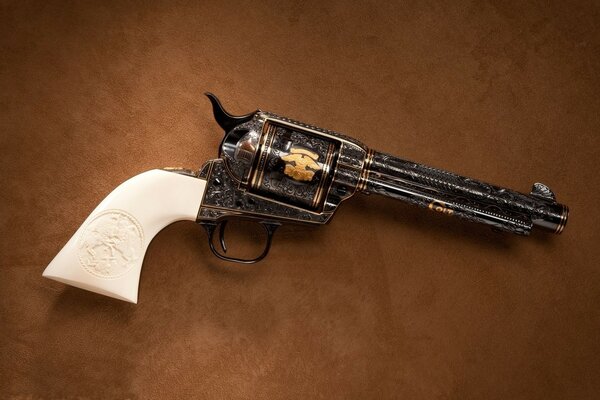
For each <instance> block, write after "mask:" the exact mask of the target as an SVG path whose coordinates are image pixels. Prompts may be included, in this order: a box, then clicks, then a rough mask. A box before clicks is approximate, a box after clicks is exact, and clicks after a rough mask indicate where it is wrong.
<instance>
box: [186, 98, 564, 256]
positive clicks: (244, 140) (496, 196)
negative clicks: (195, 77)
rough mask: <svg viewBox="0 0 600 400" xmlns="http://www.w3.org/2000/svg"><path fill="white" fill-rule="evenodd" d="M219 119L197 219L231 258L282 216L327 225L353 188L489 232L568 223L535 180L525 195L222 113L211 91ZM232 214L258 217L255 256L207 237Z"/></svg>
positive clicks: (333, 137)
mask: <svg viewBox="0 0 600 400" xmlns="http://www.w3.org/2000/svg"><path fill="white" fill-rule="evenodd" d="M207 95H208V97H209V98H210V100H211V103H212V105H213V111H214V115H215V119H216V120H217V122H218V124H219V125H220V126H221V127H222V128H223V129H224V131H225V136H224V138H223V141H222V142H221V146H220V149H219V159H216V160H211V161H208V162H207V163H206V164H205V165H204V166H203V168H202V169H201V171H200V172H199V173H198V176H199V177H200V178H203V179H206V180H207V186H206V191H205V194H204V198H203V200H202V206H201V208H200V210H199V213H198V219H197V220H198V222H199V223H200V224H201V225H203V226H204V227H205V228H206V231H207V233H208V235H209V240H210V242H211V243H210V246H211V250H212V251H213V252H214V253H215V254H216V255H217V256H218V257H219V258H222V259H225V260H229V261H235V262H243V263H252V262H256V261H258V260H260V259H262V258H263V257H264V256H266V254H267V252H268V250H269V246H270V244H271V237H272V235H273V233H274V232H275V229H276V228H277V227H278V226H279V225H280V224H281V223H283V222H296V223H309V224H323V223H326V222H328V221H329V220H330V219H331V217H332V216H333V213H334V212H335V210H336V209H337V207H338V206H339V204H340V203H341V202H342V201H344V200H347V199H348V198H350V197H352V196H353V195H354V194H356V193H358V192H365V193H376V194H381V195H385V196H389V197H392V198H396V199H399V200H403V201H405V202H408V203H411V204H415V205H418V206H421V207H424V208H428V209H430V210H434V211H437V212H441V213H444V214H446V215H452V216H458V217H460V218H462V219H466V220H469V221H473V222H479V223H483V224H486V225H489V226H491V227H493V228H495V229H499V230H503V231H508V232H512V233H516V234H521V235H527V234H529V233H530V231H531V230H532V228H533V227H539V228H542V229H544V230H547V231H551V232H554V233H561V232H562V230H563V229H564V227H565V225H566V222H567V217H568V209H567V207H566V206H564V205H562V204H559V203H557V202H556V199H555V196H554V193H552V191H551V190H550V189H549V188H548V187H547V186H546V185H543V184H541V183H536V184H534V186H533V189H532V191H531V193H530V194H529V195H525V194H522V193H519V192H515V191H512V190H509V189H505V188H501V187H498V186H494V185H490V184H487V183H484V182H480V181H477V180H474V179H470V178H466V177H462V176H459V175H456V174H453V173H450V172H446V171H442V170H439V169H436V168H432V167H428V166H425V165H422V164H417V163H414V162H411V161H406V160H403V159H400V158H397V157H393V156H391V155H388V154H385V153H380V152H376V151H373V150H369V149H368V148H367V147H366V146H364V145H363V144H362V143H360V142H358V141H356V140H354V139H352V138H349V137H347V136H344V135H342V134H340V133H338V132H334V131H329V130H325V129H321V128H318V127H315V126H312V125H308V124H305V123H301V122H298V121H294V120H291V119H289V118H284V117H280V116H278V115H276V114H272V113H268V112H264V111H261V110H257V111H255V112H253V113H249V114H246V115H243V116H233V115H231V114H229V113H228V112H227V111H225V110H224V109H223V107H222V105H221V103H220V102H219V101H218V99H217V98H216V97H215V96H214V95H212V94H207ZM228 218H250V219H254V220H256V221H258V222H260V223H262V224H263V227H264V228H265V232H266V233H267V235H268V238H267V247H266V248H265V250H264V251H263V253H262V254H261V255H260V256H259V257H258V258H257V259H254V260H240V259H237V258H229V257H228V256H226V255H225V254H221V253H219V252H218V251H217V249H215V247H214V245H213V243H212V242H213V241H212V236H213V234H214V232H216V230H217V229H220V243H221V248H222V250H223V253H226V251H227V248H226V245H225V241H224V237H223V232H224V228H225V224H226V221H227V219H228Z"/></svg>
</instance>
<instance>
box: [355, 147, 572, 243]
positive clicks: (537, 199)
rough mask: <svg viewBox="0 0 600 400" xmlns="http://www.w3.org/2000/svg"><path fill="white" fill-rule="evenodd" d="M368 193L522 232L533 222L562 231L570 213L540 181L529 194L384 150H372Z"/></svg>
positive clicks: (539, 225)
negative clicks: (399, 156) (429, 165)
mask: <svg viewBox="0 0 600 400" xmlns="http://www.w3.org/2000/svg"><path fill="white" fill-rule="evenodd" d="M366 191H367V192H373V193H379V194H384V195H387V196H390V197H394V198H398V199H402V200H404V201H407V202H409V203H413V204H416V205H419V206H422V207H428V208H432V209H434V210H438V211H439V210H440V209H441V211H442V212H445V213H446V214H451V215H456V216H458V217H461V218H463V219H467V220H471V221H474V222H481V223H485V224H488V225H491V226H493V227H494V228H497V229H500V230H503V231H508V232H513V233H517V234H521V235H527V234H529V232H530V231H531V229H532V228H533V227H534V226H536V227H539V228H542V229H544V230H547V231H550V232H554V233H561V232H562V229H563V228H564V225H565V224H566V218H567V213H568V209H567V207H566V206H565V205H562V204H559V203H557V202H556V200H555V197H554V194H553V193H552V191H551V190H550V189H549V188H548V187H547V186H546V185H543V184H541V183H536V184H535V185H534V186H533V188H532V192H531V194H530V195H525V194H523V193H519V192H515V191H513V190H510V189H506V188H502V187H498V186H494V185H490V184H488V183H485V182H481V181H478V180H475V179H471V178H467V177H464V176H459V175H456V174H453V173H450V172H447V171H442V170H439V169H436V168H432V167H428V166H425V165H422V164H418V163H415V162H411V161H406V160H403V159H400V158H397V157H394V156H391V155H389V154H384V153H379V152H374V153H373V159H372V162H371V163H370V167H369V173H368V182H367V184H366Z"/></svg>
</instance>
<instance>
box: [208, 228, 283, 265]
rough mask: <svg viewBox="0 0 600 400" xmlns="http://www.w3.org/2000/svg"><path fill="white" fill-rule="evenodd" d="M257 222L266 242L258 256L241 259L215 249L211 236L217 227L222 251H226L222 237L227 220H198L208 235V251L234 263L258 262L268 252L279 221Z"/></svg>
mask: <svg viewBox="0 0 600 400" xmlns="http://www.w3.org/2000/svg"><path fill="white" fill-rule="evenodd" d="M258 223H259V224H260V225H262V227H263V229H264V230H265V232H266V234H267V242H266V243H265V248H264V250H263V252H262V253H261V254H260V255H259V256H258V257H256V258H253V259H243V258H237V257H228V256H225V255H223V254H221V253H219V252H218V251H217V249H216V248H215V245H214V241H213V237H214V234H215V231H216V229H217V228H219V230H220V232H219V242H220V244H221V247H222V248H223V251H224V252H227V246H226V245H225V238H224V236H225V233H224V229H225V226H226V225H227V220H223V221H219V222H212V221H210V222H208V221H201V222H199V224H200V225H202V226H203V227H204V229H205V230H206V234H207V235H208V246H209V248H210V251H212V253H213V254H214V255H215V256H216V257H217V258H219V259H221V260H223V261H229V262H234V263H238V264H255V263H257V262H259V261H260V260H262V259H263V258H265V257H266V256H267V255H268V254H269V250H270V249H271V242H272V240H273V235H274V234H275V231H276V230H277V228H279V227H280V226H281V223H280V222H275V221H258Z"/></svg>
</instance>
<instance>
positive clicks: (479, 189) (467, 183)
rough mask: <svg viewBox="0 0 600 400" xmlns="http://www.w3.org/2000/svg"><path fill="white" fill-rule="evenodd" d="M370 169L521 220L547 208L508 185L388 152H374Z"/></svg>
mask: <svg viewBox="0 0 600 400" xmlns="http://www.w3.org/2000/svg"><path fill="white" fill-rule="evenodd" d="M371 169H372V170H373V171H377V172H381V173H383V174H386V175H390V176H393V177H399V178H404V179H406V180H408V181H410V182H414V183H416V184H421V185H425V186H426V187H430V188H437V189H441V190H443V191H444V192H445V193H446V194H448V195H454V196H455V197H456V200H457V201H458V200H461V201H463V202H465V203H466V204H467V205H468V203H469V202H471V203H472V202H473V199H476V200H477V202H476V203H474V204H478V205H479V207H482V206H483V207H484V208H485V209H489V210H493V209H496V210H501V211H502V213H506V214H507V216H511V217H513V218H518V219H521V220H523V221H530V220H531V219H536V218H543V216H544V215H545V214H547V213H549V212H551V209H550V203H549V202H548V201H545V200H537V199H534V198H532V197H530V196H527V195H525V194H522V193H519V192H515V191H513V190H510V189H506V188H502V187H498V186H494V185H490V184H488V183H485V182H481V181H478V180H475V179H471V178H467V177H463V176H460V175H456V174H453V173H451V172H447V171H443V170H440V169H437V168H432V167H428V166H425V165H422V164H418V163H414V162H411V161H406V160H402V159H399V158H397V157H394V156H391V155H388V154H383V153H375V156H374V157H373V164H372V166H371ZM482 201H483V203H482Z"/></svg>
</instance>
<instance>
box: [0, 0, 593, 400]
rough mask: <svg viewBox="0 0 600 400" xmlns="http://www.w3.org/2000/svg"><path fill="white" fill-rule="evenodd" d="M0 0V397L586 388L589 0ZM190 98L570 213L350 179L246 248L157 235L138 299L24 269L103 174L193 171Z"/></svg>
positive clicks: (539, 393)
mask: <svg viewBox="0 0 600 400" xmlns="http://www.w3.org/2000/svg"><path fill="white" fill-rule="evenodd" d="M530 3H531V2H522V1H499V2H487V1H481V2H480V1H473V2H471V1H460V2H453V3H452V5H450V3H448V2H441V1H440V2H436V1H434V2H426V3H423V2H403V3H401V2H397V3H389V4H388V3H386V2H376V1H371V2H364V3H360V4H351V3H350V2H343V1H337V2H332V1H306V2H289V3H288V2H280V1H270V2H234V1H210V2H164V3H162V2H116V1H115V2H101V1H98V2H52V1H51V2H48V1H39V2H29V1H3V2H2V6H1V7H0V9H1V13H0V15H1V16H0V44H1V54H2V56H1V57H0V148H1V149H2V157H1V158H0V174H1V175H0V176H1V186H2V189H1V191H0V214H1V215H0V217H1V218H0V229H1V240H0V253H1V255H2V259H1V260H0V397H1V398H16V399H63V398H65V399H104V398H110V399H125V398H129V399H148V398H211V399H250V398H252V399H267V398H268V399H292V398H298V399H307V398H325V399H366V398H372V399H395V398H411V399H432V398H437V399H468V398H477V399H482V398H485V399H507V398H510V399H564V398H573V399H575V398H576V399H592V398H597V395H598V393H599V392H600V383H599V382H600V376H599V372H598V371H600V357H599V354H600V341H599V340H598V332H599V330H600V314H599V311H598V310H599V307H598V303H599V301H600V274H599V270H598V268H599V265H600V253H599V250H598V243H600V235H599V232H600V230H599V229H598V218H599V213H598V198H599V195H600V193H599V189H598V187H599V185H598V184H599V181H598V149H599V146H600V143H599V136H598V132H599V129H600V113H599V109H600V107H599V105H600V101H599V97H598V90H599V89H600V85H599V83H600V82H599V75H598V70H599V69H600V55H599V54H600V51H599V50H600V41H599V29H598V21H599V20H600V9H599V6H598V3H597V2H592V1H576V2H558V1H557V2H552V3H553V4H541V3H540V4H537V3H536V4H533V3H531V4H530ZM207 90H210V91H212V92H214V93H216V94H217V95H219V96H220V97H221V99H222V100H223V102H224V103H225V106H226V107H227V108H228V109H229V110H231V111H232V112H235V113H240V114H241V113H245V112H249V111H252V110H254V109H255V108H256V107H260V108H262V109H265V110H269V111H273V112H276V113H279V114H281V115H285V116H289V117H292V118H296V119H299V120H302V121H306V122H310V123H314V124H316V125H318V126H322V127H324V128H332V129H336V130H338V131H341V132H344V133H347V134H349V135H351V136H354V137H356V138H358V139H360V140H362V141H363V142H365V143H366V144H367V145H369V146H371V147H373V148H375V149H378V150H381V151H385V152H388V153H392V154H396V155H398V156H401V157H405V158H408V159H413V160H415V161H419V162H423V163H427V164H430V165H433V166H437V167H441V168H444V169H448V170H451V171H453V172H457V173H460V174H464V175H467V176H473V177H475V178H480V179H482V180H485V181H488V182H492V183H495V184H499V185H502V186H506V187H510V188H514V189H517V190H520V191H523V192H527V191H529V189H530V187H531V185H532V184H533V183H534V182H535V181H541V182H544V183H546V184H547V185H549V186H550V187H551V188H552V189H553V190H554V191H555V192H556V194H557V197H558V199H559V201H561V202H564V203H565V204H567V205H569V206H570V208H571V217H570V221H569V224H568V226H567V227H566V229H565V232H564V233H563V235H562V236H560V237H555V236H552V235H546V234H543V233H537V234H534V235H533V236H532V237H530V238H521V237H513V236H509V235H506V234H497V233H494V232H492V231H490V230H488V229H487V228H485V227H480V226H475V225H471V224H468V223H463V222H461V221H459V220H457V219H452V218H449V217H445V216H441V215H437V214H434V213H431V212H428V211H426V210H420V209H415V208H412V207H410V206H407V205H403V204H400V203H398V202H394V201H392V200H388V199H383V198H377V197H375V196H359V197H355V198H353V199H351V200H350V201H349V202H347V203H346V204H343V206H342V207H341V208H340V210H339V212H338V213H337V215H336V216H335V218H334V220H333V222H332V223H330V224H329V225H327V226H324V227H321V228H318V229H312V228H308V227H291V226H290V227H284V228H283V229H282V230H281V231H280V232H279V234H278V236H276V237H275V241H274V247H273V249H272V252H271V254H270V256H269V258H268V259H267V260H266V261H264V262H262V263H260V264H258V265H255V266H236V265H228V264H224V263H221V262H220V261H218V260H216V259H215V258H213V256H212V255H211V253H210V251H209V249H208V247H207V245H206V243H205V235H204V233H203V232H202V231H201V230H200V228H199V227H197V226H196V225H195V224H194V223H187V222H181V223H176V224H174V225H171V226H170V227H168V228H166V229H165V230H164V231H162V232H161V233H159V234H158V236H157V237H156V238H155V240H154V241H153V242H152V244H151V245H150V247H149V250H148V252H147V254H146V259H145V262H144V268H143V271H142V277H141V284H140V298H139V304H138V305H137V306H135V305H132V304H127V303H124V302H121V301H118V300H114V299H111V298H108V297H103V296H100V295H96V294H93V293H89V292H85V291H82V290H79V289H75V288H71V287H67V286H65V285H62V284H60V283H57V282H53V281H50V280H46V279H43V278H42V276H41V273H42V271H43V269H44V268H45V267H46V265H47V264H48V263H49V262H50V260H51V259H52V258H53V257H54V255H55V254H56V253H57V252H58V251H59V250H60V249H61V247H62V246H63V245H64V244H65V243H66V242H67V241H68V239H69V238H70V237H71V235H72V234H73V233H74V232H75V231H76V229H77V228H78V227H79V225H80V224H81V223H82V222H83V221H84V220H85V218H86V217H87V216H88V214H89V213H90V212H91V211H92V210H93V209H94V207H95V206H96V205H97V204H98V203H99V202H100V201H101V200H102V199H103V198H104V196H105V195H106V194H108V193H109V192H110V191H111V190H112V189H113V188H114V187H116V186H117V185H118V184H119V183H121V182H123V181H124V180H126V179H127V178H129V177H131V176H133V175H135V174H138V173H140V172H142V171H145V170H149V169H152V168H156V167H163V166H186V167H193V168H198V167H199V166H200V165H201V164H202V163H203V162H204V161H205V160H207V159H209V158H211V157H215V156H216V153H217V146H218V144H219V142H220V139H221V131H220V129H219V127H218V126H217V124H216V123H215V122H214V121H213V118H212V114H211V108H210V104H209V102H208V100H206V99H205V98H203V96H202V93H203V92H204V91H207Z"/></svg>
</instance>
